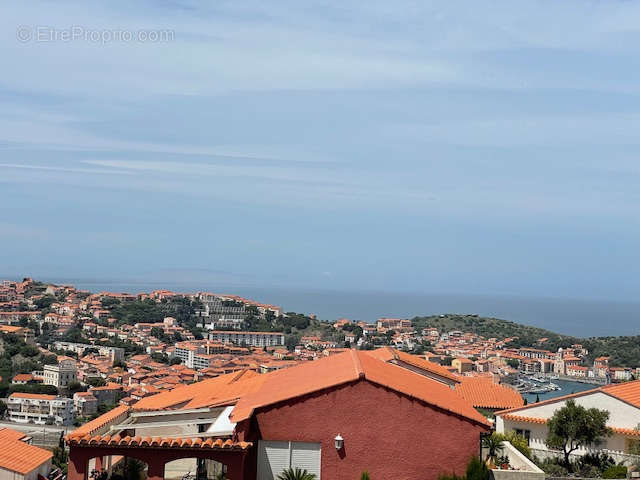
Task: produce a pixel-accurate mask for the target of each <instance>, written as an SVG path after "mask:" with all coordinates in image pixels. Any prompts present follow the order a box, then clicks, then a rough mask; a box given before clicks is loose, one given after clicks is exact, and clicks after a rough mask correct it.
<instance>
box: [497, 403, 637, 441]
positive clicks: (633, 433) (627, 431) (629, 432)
mask: <svg viewBox="0 0 640 480" xmlns="http://www.w3.org/2000/svg"><path fill="white" fill-rule="evenodd" d="M536 405H539V403H537V404H536ZM502 418H504V419H505V420H512V421H514V422H523V423H536V424H538V425H546V424H547V419H546V418H537V417H524V416H521V415H513V414H511V413H507V414H506V415H503V416H502ZM609 428H610V429H611V430H612V431H613V432H615V433H619V434H621V435H624V436H627V437H640V430H635V429H633V428H621V427H609Z"/></svg>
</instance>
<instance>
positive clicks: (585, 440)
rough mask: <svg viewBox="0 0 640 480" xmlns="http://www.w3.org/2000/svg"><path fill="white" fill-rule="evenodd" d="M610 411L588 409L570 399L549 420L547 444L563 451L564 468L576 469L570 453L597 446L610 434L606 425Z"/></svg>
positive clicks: (571, 470)
mask: <svg viewBox="0 0 640 480" xmlns="http://www.w3.org/2000/svg"><path fill="white" fill-rule="evenodd" d="M608 420H609V412H608V411H606V410H599V409H597V408H589V409H587V408H585V407H583V406H582V405H578V404H576V402H575V401H574V400H568V401H567V403H566V404H565V406H564V407H562V408H561V409H559V410H557V411H556V412H555V413H554V414H553V416H552V417H551V418H550V419H549V422H548V427H549V433H548V434H547V442H546V443H547V446H548V447H549V448H556V449H559V450H562V452H563V454H564V463H565V467H566V468H567V469H568V470H569V471H570V472H573V467H572V464H571V461H570V456H571V454H572V453H573V452H575V451H576V450H578V449H579V448H582V447H587V446H589V445H597V444H599V443H601V442H602V441H603V440H604V438H605V437H607V436H609V435H611V431H610V430H609V428H608V427H607V421H608Z"/></svg>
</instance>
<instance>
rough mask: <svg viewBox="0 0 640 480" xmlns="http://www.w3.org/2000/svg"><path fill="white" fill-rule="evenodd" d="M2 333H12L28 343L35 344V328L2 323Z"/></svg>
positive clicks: (0, 330)
mask: <svg viewBox="0 0 640 480" xmlns="http://www.w3.org/2000/svg"><path fill="white" fill-rule="evenodd" d="M0 333H11V334H13V335H15V336H16V337H19V338H21V339H22V340H24V342H25V343H26V344H28V345H35V343H36V338H35V335H34V333H33V330H31V329H30V328H27V327H16V326H12V325H0Z"/></svg>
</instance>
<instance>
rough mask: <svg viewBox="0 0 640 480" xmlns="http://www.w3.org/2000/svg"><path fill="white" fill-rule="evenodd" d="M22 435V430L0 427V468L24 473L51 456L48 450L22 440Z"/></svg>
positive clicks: (23, 435)
mask: <svg viewBox="0 0 640 480" xmlns="http://www.w3.org/2000/svg"><path fill="white" fill-rule="evenodd" d="M24 437H25V434H24V433H22V432H16V431H15V430H11V429H9V428H3V429H0V468H4V469H6V470H11V471H13V472H17V473H19V474H21V475H26V474H27V473H29V472H31V471H33V470H35V469H36V468H38V467H39V466H40V465H42V464H43V463H45V462H47V461H48V460H49V459H50V458H51V457H52V456H53V454H52V453H51V452H50V451H48V450H44V449H42V448H38V447H34V446H33V445H29V444H28V443H25V442H22V441H21V439H22V438H24Z"/></svg>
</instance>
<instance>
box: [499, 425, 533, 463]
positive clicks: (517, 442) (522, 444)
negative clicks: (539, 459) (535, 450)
mask: <svg viewBox="0 0 640 480" xmlns="http://www.w3.org/2000/svg"><path fill="white" fill-rule="evenodd" d="M504 438H505V440H506V441H507V442H509V443H510V444H511V445H513V446H514V447H515V448H516V450H518V451H519V452H520V453H522V454H523V455H524V456H525V457H527V458H529V459H530V458H531V448H529V444H528V443H527V439H526V438H525V437H524V436H522V435H518V434H517V433H516V432H513V431H512V432H509V433H507V434H505V436H504Z"/></svg>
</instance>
